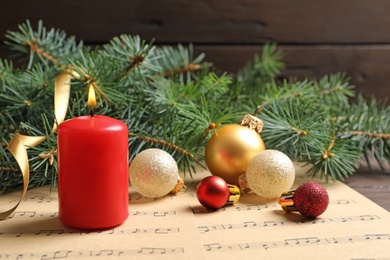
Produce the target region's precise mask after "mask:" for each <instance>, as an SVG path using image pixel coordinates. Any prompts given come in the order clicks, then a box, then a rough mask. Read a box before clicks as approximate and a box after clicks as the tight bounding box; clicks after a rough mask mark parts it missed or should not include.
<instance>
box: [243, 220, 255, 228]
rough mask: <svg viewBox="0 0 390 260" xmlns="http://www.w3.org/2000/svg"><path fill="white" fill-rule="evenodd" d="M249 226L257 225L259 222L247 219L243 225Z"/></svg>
mask: <svg viewBox="0 0 390 260" xmlns="http://www.w3.org/2000/svg"><path fill="white" fill-rule="evenodd" d="M248 226H250V227H256V226H257V224H256V222H254V221H245V222H244V225H243V227H248Z"/></svg>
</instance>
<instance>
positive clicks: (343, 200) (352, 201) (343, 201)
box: [331, 199, 356, 205]
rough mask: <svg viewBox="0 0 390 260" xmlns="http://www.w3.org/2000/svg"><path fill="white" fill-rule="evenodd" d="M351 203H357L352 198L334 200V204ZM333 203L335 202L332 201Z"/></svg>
mask: <svg viewBox="0 0 390 260" xmlns="http://www.w3.org/2000/svg"><path fill="white" fill-rule="evenodd" d="M351 203H356V202H355V201H354V200H350V199H339V200H336V201H335V202H334V204H338V205H347V204H351ZM331 204H333V203H332V202H331Z"/></svg>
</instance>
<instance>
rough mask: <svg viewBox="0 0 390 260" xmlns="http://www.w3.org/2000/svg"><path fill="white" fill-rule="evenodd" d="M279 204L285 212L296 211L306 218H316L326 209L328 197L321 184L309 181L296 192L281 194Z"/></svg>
mask: <svg viewBox="0 0 390 260" xmlns="http://www.w3.org/2000/svg"><path fill="white" fill-rule="evenodd" d="M279 204H280V205H281V206H282V208H283V209H284V210H285V211H298V212H299V213H301V214H302V215H304V216H306V217H309V218H316V217H317V216H319V215H321V214H322V213H323V212H324V211H325V210H326V209H327V207H328V204H329V196H328V192H327V191H326V189H325V188H324V187H323V186H322V185H321V184H319V183H316V182H312V181H309V182H305V183H303V184H301V185H300V186H299V187H298V188H297V189H296V190H293V191H289V192H286V193H283V194H282V196H281V197H280V198H279Z"/></svg>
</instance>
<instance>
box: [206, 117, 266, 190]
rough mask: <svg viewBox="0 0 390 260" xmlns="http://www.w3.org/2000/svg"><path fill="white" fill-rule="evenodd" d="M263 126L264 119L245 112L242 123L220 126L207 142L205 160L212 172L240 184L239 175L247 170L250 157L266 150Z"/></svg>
mask: <svg viewBox="0 0 390 260" xmlns="http://www.w3.org/2000/svg"><path fill="white" fill-rule="evenodd" d="M262 128H263V122H262V121H261V120H260V119H258V118H256V117H254V116H252V115H246V116H245V117H244V118H243V119H242V120H241V122H240V124H232V125H227V126H224V127H221V128H219V129H218V130H217V131H216V132H215V133H214V134H213V135H212V136H211V138H210V139H209V141H208V142H207V145H206V150H205V162H206V165H207V167H208V169H209V170H210V172H211V173H212V174H213V175H216V176H219V177H221V178H223V179H224V180H225V181H226V182H227V183H231V184H238V176H240V175H241V174H243V173H245V171H246V167H247V165H248V163H249V161H250V160H251V159H252V158H253V156H255V155H256V154H257V153H259V152H260V151H263V150H265V145H264V142H263V140H262V139H261V137H260V133H261V130H262Z"/></svg>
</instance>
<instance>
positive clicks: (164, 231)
mask: <svg viewBox="0 0 390 260" xmlns="http://www.w3.org/2000/svg"><path fill="white" fill-rule="evenodd" d="M154 233H155V234H168V233H180V229H179V228H174V229H172V228H156V229H155V230H154Z"/></svg>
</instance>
